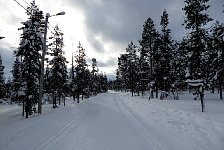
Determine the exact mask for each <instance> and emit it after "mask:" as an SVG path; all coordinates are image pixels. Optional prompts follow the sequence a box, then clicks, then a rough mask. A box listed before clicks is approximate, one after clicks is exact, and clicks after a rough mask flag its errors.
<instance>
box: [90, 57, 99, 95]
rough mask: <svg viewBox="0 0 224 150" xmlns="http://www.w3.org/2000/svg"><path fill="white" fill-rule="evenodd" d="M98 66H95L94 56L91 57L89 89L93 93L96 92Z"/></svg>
mask: <svg viewBox="0 0 224 150" xmlns="http://www.w3.org/2000/svg"><path fill="white" fill-rule="evenodd" d="M97 75H98V68H97V61H96V58H93V59H92V71H91V84H90V91H91V92H92V94H93V95H96V94H97V93H98V90H97V86H98V78H97Z"/></svg>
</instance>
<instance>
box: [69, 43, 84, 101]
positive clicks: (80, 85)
mask: <svg viewBox="0 0 224 150" xmlns="http://www.w3.org/2000/svg"><path fill="white" fill-rule="evenodd" d="M77 48H78V50H77V52H76V55H75V62H76V65H75V68H74V72H75V77H74V79H73V81H72V89H73V90H72V92H73V97H74V99H75V97H76V98H77V103H79V96H80V95H82V99H83V94H84V88H85V85H86V76H85V70H86V68H87V63H86V54H85V49H84V48H83V46H82V45H81V43H80V42H79V45H78V47H77Z"/></svg>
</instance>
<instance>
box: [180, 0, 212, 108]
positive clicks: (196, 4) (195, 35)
mask: <svg viewBox="0 0 224 150" xmlns="http://www.w3.org/2000/svg"><path fill="white" fill-rule="evenodd" d="M208 1H209V0H194V1H192V0H185V3H186V5H185V7H184V8H183V10H184V11H185V15H186V19H185V20H184V23H185V25H186V26H185V28H186V29H190V30H191V33H190V39H191V40H190V41H189V44H190V49H189V52H188V53H189V54H188V55H189V64H188V72H189V75H190V76H189V78H190V79H193V80H194V82H202V81H203V80H205V77H206V70H205V69H204V68H203V65H206V64H203V62H204V61H203V58H205V56H203V55H204V54H205V51H206V49H205V42H204V41H205V37H206V30H205V29H204V28H203V26H204V25H206V24H207V23H208V22H209V21H211V20H212V19H211V18H210V17H209V15H208V14H207V13H206V11H207V10H208V8H209V7H210V6H209V5H207V2H208ZM190 81H192V80H190ZM199 85H200V86H197V87H198V89H197V92H196V93H198V94H199V97H200V99H201V104H202V112H203V111H204V109H205V106H204V87H203V83H200V84H199Z"/></svg>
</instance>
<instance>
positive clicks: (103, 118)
mask: <svg viewBox="0 0 224 150" xmlns="http://www.w3.org/2000/svg"><path fill="white" fill-rule="evenodd" d="M128 98H130V97H124V95H122V94H119V93H113V92H110V93H105V94H100V95H98V96H96V97H91V98H90V99H86V100H84V101H82V102H81V103H79V104H76V103H74V102H71V103H70V104H69V105H67V106H66V107H60V108H58V109H52V108H51V106H45V108H44V109H43V110H44V112H43V114H42V115H39V116H35V117H31V118H29V119H24V118H23V117H21V110H19V109H18V107H12V108H7V109H1V108H0V109H1V110H0V121H1V122H0V150H179V149H188V148H187V147H183V146H186V145H187V144H188V143H190V142H192V141H191V139H189V140H188V141H181V140H178V138H175V137H172V133H171V132H164V131H165V130H166V128H164V129H162V128H161V127H163V125H159V124H158V123H155V122H153V121H155V120H152V121H150V120H146V119H144V115H140V113H138V111H134V110H133V108H137V107H136V106H135V107H130V106H131V105H132V103H129V104H128V103H127V101H129V100H128ZM131 100H133V99H130V101H131ZM151 109H153V108H151ZM154 109H155V108H154ZM153 111H155V110H153ZM16 114H17V115H16ZM5 116H7V117H5ZM6 118H8V120H7V119H6ZM152 119H153V118H152ZM157 119H159V118H157ZM161 119H163V118H161ZM158 122H159V121H158ZM157 125H159V126H157ZM174 127H175V125H174ZM174 130H175V128H174ZM184 143H185V144H184ZM186 143H187V144H186ZM218 147H219V146H218ZM189 148H191V149H192V147H191V145H190V147H189ZM198 148H199V149H202V148H203V147H200V145H199V147H198ZM195 149H197V148H195Z"/></svg>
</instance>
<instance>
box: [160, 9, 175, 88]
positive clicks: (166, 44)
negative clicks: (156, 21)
mask: <svg viewBox="0 0 224 150" xmlns="http://www.w3.org/2000/svg"><path fill="white" fill-rule="evenodd" d="M160 25H161V26H162V33H161V43H160V50H161V56H160V66H159V67H160V69H159V71H160V72H159V73H158V75H159V76H160V79H159V80H158V81H159V82H158V86H159V88H160V89H161V90H164V91H167V92H169V90H170V88H171V84H172V82H173V77H172V76H171V66H170V65H171V60H172V49H173V45H172V40H171V36H170V33H171V30H170V29H169V28H168V25H169V18H168V13H167V12H166V10H164V11H163V14H162V16H161V22H160Z"/></svg>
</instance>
